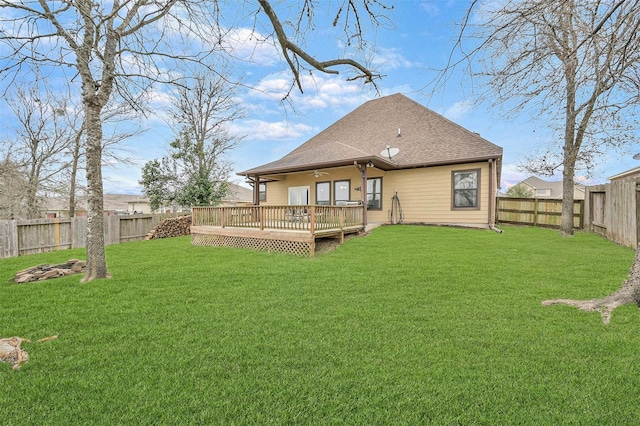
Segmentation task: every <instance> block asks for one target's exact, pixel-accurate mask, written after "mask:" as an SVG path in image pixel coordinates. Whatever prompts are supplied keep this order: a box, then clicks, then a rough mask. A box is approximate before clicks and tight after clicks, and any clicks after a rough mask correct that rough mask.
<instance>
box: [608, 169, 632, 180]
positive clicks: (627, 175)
mask: <svg viewBox="0 0 640 426" xmlns="http://www.w3.org/2000/svg"><path fill="white" fill-rule="evenodd" d="M632 177H640V167H634V168H633V169H630V170H627V171H624V172H621V173H618V174H617V175H613V176H611V177H609V178H607V179H609V180H619V179H625V178H632Z"/></svg>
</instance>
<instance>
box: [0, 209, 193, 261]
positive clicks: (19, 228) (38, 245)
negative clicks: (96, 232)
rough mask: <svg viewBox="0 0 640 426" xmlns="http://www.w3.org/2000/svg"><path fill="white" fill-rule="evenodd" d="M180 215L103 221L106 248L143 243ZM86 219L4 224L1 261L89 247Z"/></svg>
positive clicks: (115, 217)
mask: <svg viewBox="0 0 640 426" xmlns="http://www.w3.org/2000/svg"><path fill="white" fill-rule="evenodd" d="M180 215H181V213H165V214H161V215H160V214H158V215H152V214H148V215H131V216H118V215H111V216H105V217H104V241H105V245H109V244H119V243H121V242H127V241H135V240H143V239H144V238H145V237H146V235H147V234H148V233H149V231H150V230H151V229H152V228H153V227H155V226H156V225H157V224H158V223H160V221H162V220H164V219H166V218H169V217H176V216H180ZM86 241H87V218H86V216H79V217H73V218H55V219H35V220H24V221H23V220H21V221H15V220H2V221H0V258H8V257H16V256H24V255H29V254H36V253H45V252H49V251H53V250H65V249H70V248H83V247H86Z"/></svg>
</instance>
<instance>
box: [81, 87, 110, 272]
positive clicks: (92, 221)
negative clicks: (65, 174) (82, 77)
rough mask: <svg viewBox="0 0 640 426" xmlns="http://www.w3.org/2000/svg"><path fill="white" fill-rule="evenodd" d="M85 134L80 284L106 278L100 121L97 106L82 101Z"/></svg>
mask: <svg viewBox="0 0 640 426" xmlns="http://www.w3.org/2000/svg"><path fill="white" fill-rule="evenodd" d="M84 103H85V124H86V130H87V142H86V143H87V205H88V212H87V267H86V270H85V275H84V278H83V279H82V282H88V281H91V280H94V279H98V278H109V277H110V275H109V272H108V271H107V260H106V257H105V251H104V207H103V191H102V121H101V120H100V112H101V107H100V104H99V103H98V102H97V101H96V100H94V99H92V98H88V99H87V98H85V99H84Z"/></svg>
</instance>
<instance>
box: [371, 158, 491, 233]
mask: <svg viewBox="0 0 640 426" xmlns="http://www.w3.org/2000/svg"><path fill="white" fill-rule="evenodd" d="M470 169H480V191H479V204H480V206H479V207H480V208H479V209H464V210H453V209H452V194H451V191H452V184H451V173H452V172H453V171H458V170H470ZM488 173H489V166H488V163H484V162H483V163H471V164H464V165H454V166H440V167H425V168H420V169H409V170H397V171H390V172H387V173H386V174H385V175H384V177H383V182H382V188H383V193H382V198H383V204H382V211H372V210H370V211H369V212H368V213H367V218H368V221H369V222H386V221H388V220H389V212H390V209H391V198H392V197H393V195H394V192H395V191H396V190H397V191H398V198H399V199H400V204H401V206H402V210H403V213H404V221H405V222H406V223H432V224H447V225H472V226H478V225H480V226H484V225H486V224H487V222H488V208H489V200H488V197H487V195H488V192H489V174H488Z"/></svg>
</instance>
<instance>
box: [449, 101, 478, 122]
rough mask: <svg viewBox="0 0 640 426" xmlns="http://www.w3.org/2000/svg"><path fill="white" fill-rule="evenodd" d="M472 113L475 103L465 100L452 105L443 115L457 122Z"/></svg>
mask: <svg viewBox="0 0 640 426" xmlns="http://www.w3.org/2000/svg"><path fill="white" fill-rule="evenodd" d="M471 111H473V102H471V101H470V100H463V101H459V102H456V103H455V104H453V105H451V106H450V107H449V108H447V109H446V110H445V111H444V113H443V115H444V116H445V117H447V118H448V119H449V120H451V121H456V122H457V121H460V120H462V119H463V118H464V117H465V116H466V115H467V114H469V113H470V112H471Z"/></svg>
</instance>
